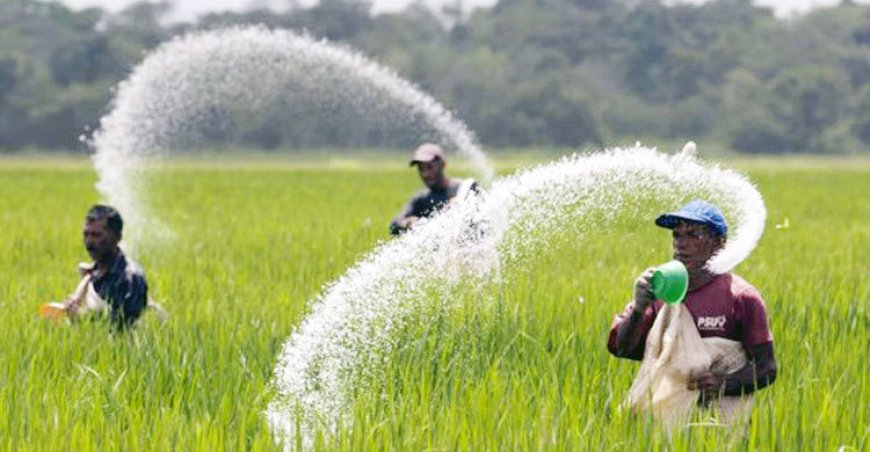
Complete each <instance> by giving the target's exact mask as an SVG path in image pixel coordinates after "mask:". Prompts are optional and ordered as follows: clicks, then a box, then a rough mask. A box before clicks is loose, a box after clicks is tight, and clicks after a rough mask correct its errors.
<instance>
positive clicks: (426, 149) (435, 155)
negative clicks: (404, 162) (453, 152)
mask: <svg viewBox="0 0 870 452" xmlns="http://www.w3.org/2000/svg"><path fill="white" fill-rule="evenodd" d="M435 159H440V160H444V150H442V149H441V146H438V145H437V144H432V143H425V144H421V145H420V147H418V148H417V150H416V151H414V153H413V154H411V165H416V164H417V163H420V162H431V161H433V160H435Z"/></svg>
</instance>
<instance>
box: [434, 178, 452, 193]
mask: <svg viewBox="0 0 870 452" xmlns="http://www.w3.org/2000/svg"><path fill="white" fill-rule="evenodd" d="M448 188H450V178H449V177H442V178H441V180H439V181H438V182H436V183H435V186H434V187H432V188H430V190H447V189H448Z"/></svg>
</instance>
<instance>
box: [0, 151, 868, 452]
mask: <svg viewBox="0 0 870 452" xmlns="http://www.w3.org/2000/svg"><path fill="white" fill-rule="evenodd" d="M731 164H737V165H739V166H740V167H742V168H744V169H746V170H748V172H749V174H750V176H751V178H752V179H753V180H754V181H755V182H756V183H757V184H758V186H759V189H760V191H761V193H762V194H763V195H764V197H765V200H766V204H767V208H768V213H769V220H768V225H767V229H766V232H765V235H764V237H763V238H762V240H761V242H760V244H759V246H758V248H757V249H756V251H755V252H754V253H753V255H752V256H751V257H750V258H749V259H748V260H747V261H746V262H744V263H743V264H741V265H740V266H739V267H738V269H737V272H738V273H739V274H741V275H742V276H744V277H745V278H747V279H748V280H749V281H751V282H753V283H754V284H755V285H756V286H757V287H758V288H759V289H760V291H761V293H762V295H763V296H764V298H765V301H766V303H767V306H768V309H769V312H770V320H771V324H772V328H773V333H774V336H775V340H776V351H777V356H778V360H779V366H780V373H779V378H778V379H777V381H776V383H775V384H774V385H773V386H772V387H770V388H768V389H765V390H763V391H762V392H761V393H760V394H759V395H758V397H757V399H756V410H755V415H754V417H753V424H752V426H751V429H750V430H749V432H748V434H747V436H746V438H745V439H741V438H735V437H732V436H728V435H726V434H725V433H724V432H723V431H720V430H719V429H716V428H705V427H695V428H692V429H691V430H689V431H688V432H687V433H681V434H678V435H677V436H676V437H675V438H674V439H673V440H668V439H667V437H666V436H665V435H663V434H662V433H661V432H658V431H656V430H655V429H654V428H653V427H652V426H650V425H649V424H648V423H646V422H644V421H643V420H639V421H637V420H632V419H631V418H630V417H629V416H628V415H627V414H626V413H625V412H623V411H621V410H619V404H620V402H621V401H622V400H623V398H624V397H625V396H626V394H627V390H628V386H629V384H630V381H631V379H632V378H633V376H634V373H635V372H636V370H637V365H636V364H635V363H633V362H629V361H624V360H617V359H615V358H613V357H611V356H610V355H608V353H607V351H606V348H605V341H606V334H607V331H608V328H609V324H610V321H611V319H612V316H613V315H614V314H615V313H616V312H618V311H620V310H621V309H622V307H623V305H624V303H625V301H626V299H627V297H628V296H629V292H630V285H631V282H632V281H633V279H634V277H635V276H636V275H637V274H639V273H640V272H641V271H642V270H643V269H644V268H645V267H646V266H648V265H651V264H654V263H657V262H660V261H662V260H664V259H667V258H668V256H669V253H670V251H669V243H670V240H669V236H668V235H667V234H665V233H664V232H662V231H661V230H659V229H658V228H655V227H654V226H652V224H651V223H650V224H647V225H638V224H622V223H617V224H616V225H615V226H614V227H613V229H609V230H607V231H596V232H595V233H593V234H591V235H589V236H587V237H584V238H582V240H580V239H578V238H576V237H569V238H567V239H566V240H560V241H559V246H558V247H553V248H548V249H543V250H541V252H540V253H539V254H537V255H534V256H530V258H529V259H528V261H526V262H522V263H518V267H517V268H513V269H509V271H508V273H509V274H511V275H513V280H511V281H510V282H509V283H508V284H504V285H502V286H499V287H496V288H494V290H496V291H495V292H491V293H489V295H490V296H489V297H486V299H487V301H486V302H485V303H483V302H481V297H480V296H479V294H478V293H477V292H476V291H474V290H470V289H469V290H467V291H466V290H459V291H457V293H455V294H453V296H454V297H455V298H454V299H451V300H449V301H450V305H452V306H457V308H455V309H452V310H445V311H438V310H435V311H433V315H431V316H428V317H425V319H424V321H420V322H418V323H414V324H412V325H410V326H409V327H408V328H407V329H406V331H404V332H403V333H402V335H401V337H400V343H402V344H405V345H404V346H402V347H400V348H399V349H397V350H395V351H394V352H393V354H392V356H391V357H390V358H391V359H390V361H389V362H390V365H389V366H388V367H387V368H385V369H384V370H383V376H384V378H383V379H382V380H380V381H379V382H376V383H377V386H376V387H377V390H376V391H372V392H368V393H361V394H358V396H357V402H356V405H355V411H354V423H353V425H348V426H344V427H343V428H341V429H340V432H339V435H338V436H337V437H328V436H324V435H320V436H318V440H317V441H318V442H317V445H318V449H321V448H322V449H331V450H372V449H380V450H383V449H393V450H421V449H427V450H428V449H449V450H454V449H469V448H473V449H507V450H523V449H525V450H529V449H533V450H541V449H552V450H577V449H594V450H601V449H631V450H636V449H648V448H664V447H672V448H674V449H676V450H721V449H722V448H723V446H724V445H726V444H730V445H732V446H735V447H737V448H738V449H759V448H760V449H768V450H770V449H783V450H801V449H804V450H833V449H838V448H840V447H841V446H845V447H846V449H844V450H866V449H867V447H868V446H870V442H868V441H870V436H868V435H870V412H868V407H870V376H868V375H870V374H868V373H867V368H868V367H870V355H868V351H867V343H868V337H870V336H868V326H870V314H868V306H870V290H868V283H867V274H868V272H870V261H868V257H867V254H866V250H867V249H868V246H870V227H868V224H870V205H868V203H866V202H864V201H863V199H864V198H865V196H864V194H866V193H868V192H870V177H868V176H870V166H868V164H867V162H866V161H861V160H856V161H849V162H830V161H824V160H805V161H795V160H788V161H784V160H769V161H761V160H757V161H749V162H743V163H740V162H736V163H735V162H732V163H731ZM505 165H508V166H512V165H513V164H512V163H511V164H502V168H501V169H502V172H506V171H509V170H510V168H507V167H505ZM154 177H155V178H156V179H155V180H156V183H153V184H152V185H151V190H150V193H151V194H150V195H149V196H150V198H149V199H150V200H151V201H152V202H153V203H154V205H156V206H161V209H160V212H161V216H162V218H163V219H165V220H166V222H167V223H168V224H169V225H170V226H171V227H172V229H173V230H174V231H175V234H176V237H175V239H174V240H172V241H167V242H165V243H163V244H160V243H157V244H152V245H151V246H149V247H147V248H145V249H142V250H140V253H139V255H138V257H139V260H140V262H141V263H142V264H143V266H144V267H145V269H146V272H147V274H148V277H149V281H150V284H151V289H152V291H153V296H154V297H155V298H156V299H157V300H159V301H160V302H162V303H163V305H164V306H165V307H166V308H167V309H168V310H169V312H170V320H169V321H168V323H166V324H161V323H160V322H158V321H157V320H156V318H154V317H153V316H150V315H149V316H146V318H144V321H143V323H142V325H140V327H139V328H138V329H136V330H135V331H132V332H130V333H129V334H125V335H120V336H113V335H112V334H110V331H109V329H108V328H107V327H106V326H105V325H103V324H102V323H99V322H84V323H80V324H78V325H75V326H60V327H53V326H51V325H49V324H46V323H42V322H40V321H39V320H38V319H37V318H36V315H35V309H36V306H38V305H39V304H40V303H42V302H45V301H49V300H56V299H60V298H62V297H64V296H65V295H66V294H67V293H69V291H71V290H72V288H73V287H74V285H75V283H76V281H77V273H76V266H75V263H76V262H77V261H79V260H83V259H86V258H87V256H86V253H85V252H84V250H83V247H82V245H81V239H80V236H79V234H80V232H79V231H80V228H81V223H82V217H83V215H84V212H85V210H86V209H87V207H89V205H90V204H92V203H93V202H95V201H97V195H96V193H95V192H94V190H93V188H92V187H93V183H94V174H93V172H92V169H91V168H90V167H89V165H88V163H87V162H86V161H83V160H75V159H73V160H69V161H56V160H55V161H51V162H49V161H41V160H30V159H23V160H22V159H11V160H10V159H6V160H2V161H0V229H2V230H3V238H2V240H0V269H3V271H2V272H0V311H2V313H3V314H2V316H0V331H3V332H4V345H3V347H2V353H0V407H2V409H0V449H8V450H22V449H28V450H57V449H62V450H63V449H75V450H81V449H85V450H91V449H100V450H116V449H124V450H130V449H134V450H135V449H151V450H154V449H158V450H159V449H204V450H214V449H253V450H263V449H269V450H271V449H277V446H276V445H275V444H274V443H273V442H272V434H271V432H270V431H269V429H268V427H267V425H266V423H265V421H264V418H263V415H262V413H263V410H264V409H265V407H266V405H267V403H268V402H269V400H271V398H272V396H273V393H272V390H271V389H270V386H269V382H270V380H271V378H272V372H273V370H274V365H275V361H276V357H277V355H278V353H279V350H280V346H281V344H282V343H283V342H284V340H285V339H286V338H287V337H288V335H289V334H290V332H291V331H292V330H293V328H294V326H295V325H297V324H298V322H299V321H300V319H301V316H302V315H303V313H304V312H305V310H306V301H307V300H310V299H312V298H313V297H314V296H316V295H317V294H318V293H319V292H320V291H321V287H322V286H323V285H324V284H326V283H328V282H329V281H331V280H333V279H335V278H336V277H338V276H340V275H341V274H343V273H344V272H345V269H346V268H348V267H349V266H350V265H352V264H353V263H354V262H356V261H357V260H358V259H359V258H360V257H361V256H362V255H363V254H364V253H366V252H368V251H370V250H371V249H373V247H374V246H375V245H376V243H377V242H378V241H380V240H387V239H388V236H387V232H386V231H387V228H386V224H387V222H388V220H389V218H390V217H391V216H392V215H393V214H394V213H395V212H396V210H397V209H398V208H399V206H400V205H401V204H402V202H403V201H404V200H405V197H406V196H407V195H408V194H409V193H410V192H411V191H413V190H416V189H417V188H418V185H419V181H418V179H417V177H416V175H415V174H414V173H413V172H412V171H410V170H408V169H407V168H406V167H404V166H403V165H401V162H398V163H395V162H392V163H391V162H386V161H376V160H354V159H334V160H311V161H306V162H302V161H289V160H272V161H268V160H266V161H263V162H259V163H257V162H254V163H251V162H245V163H242V162H235V161H229V162H226V161H223V162H221V161H218V162H215V161H209V162H205V161H203V162H196V161H193V160H191V161H182V162H174V163H170V164H169V165H168V166H167V167H165V168H163V169H161V170H159V171H157V172H156V173H155V174H154ZM786 219H788V223H789V226H788V227H787V228H777V227H776V225H777V224H784V223H785V220H786ZM575 239H577V240H575ZM435 301H437V300H433V302H435ZM433 306H438V303H434V304H433ZM292 446H294V445H292V444H291V447H292Z"/></svg>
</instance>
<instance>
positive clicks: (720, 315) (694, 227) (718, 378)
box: [607, 200, 776, 400]
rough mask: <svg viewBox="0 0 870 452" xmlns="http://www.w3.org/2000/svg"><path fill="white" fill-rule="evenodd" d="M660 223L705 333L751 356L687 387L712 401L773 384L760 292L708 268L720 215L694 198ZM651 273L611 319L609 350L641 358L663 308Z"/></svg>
mask: <svg viewBox="0 0 870 452" xmlns="http://www.w3.org/2000/svg"><path fill="white" fill-rule="evenodd" d="M656 225H658V226H661V227H663V228H668V229H671V230H672V231H673V245H674V259H676V260H678V261H680V262H682V263H683V264H685V266H686V269H687V270H688V271H689V290H688V294H687V295H686V298H685V299H684V300H683V303H684V304H685V306H686V308H688V310H689V312H690V313H691V314H692V320H693V321H694V323H695V326H696V327H697V328H698V332H699V333H700V335H701V337H702V338H704V337H714V336H716V337H722V338H725V339H731V340H735V341H739V342H741V343H742V344H743V348H744V349H745V350H746V354H747V359H748V363H747V364H746V366H744V367H743V368H742V369H740V370H738V371H736V372H734V373H731V374H728V375H715V374H713V373H712V372H709V371H706V372H703V373H701V374H699V375H695V376H694V381H691V382H690V383H689V387H688V389H699V390H701V395H702V399H703V400H711V399H713V398H715V397H716V396H718V395H720V394H724V395H741V394H749V393H751V392H753V391H755V390H757V389H761V388H763V387H765V386H767V385H769V384H771V383H773V381H774V379H775V378H776V358H775V357H774V354H773V335H772V334H771V332H770V327H769V326H768V322H767V312H766V310H765V306H764V301H763V300H762V299H761V295H759V294H758V291H757V290H756V289H755V288H754V287H753V286H752V285H751V284H749V283H748V282H746V281H745V280H744V279H743V278H741V277H739V276H737V275H735V274H733V273H724V274H715V273H712V272H710V271H709V270H708V269H707V268H706V263H707V261H708V260H709V259H710V258H711V257H713V255H715V254H716V253H717V252H718V251H719V250H720V249H721V248H722V247H723V246H724V244H725V240H726V237H727V234H728V225H727V223H726V222H725V218H724V217H723V216H722V213H721V212H720V211H719V209H718V208H717V207H716V206H714V205H712V204H710V203H707V202H705V201H701V200H695V201H692V202H690V203H688V204H686V205H685V206H683V208H681V209H680V210H679V211H677V212H671V213H668V214H664V215H661V216H659V217H658V218H657V219H656ZM652 275H653V269H651V268H650V269H647V270H646V271H644V272H643V274H641V275H640V277H639V278H638V279H637V281H636V282H635V286H634V300H632V301H631V302H630V303H629V304H628V306H626V308H625V310H624V311H623V312H622V314H618V315H617V316H616V318H615V319H614V320H613V325H612V327H611V329H610V336H609V338H608V341H607V349H608V350H610V353H612V354H613V355H615V356H617V357H620V358H628V359H634V360H641V359H643V354H644V346H645V344H646V338H647V334H648V333H649V331H650V328H652V325H653V322H654V321H655V318H656V315H657V314H658V313H659V311H660V310H661V307H662V302H661V301H658V300H655V297H654V296H653V294H652V292H651V282H650V280H651V278H652Z"/></svg>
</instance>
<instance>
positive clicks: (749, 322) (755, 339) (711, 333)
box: [607, 273, 773, 360]
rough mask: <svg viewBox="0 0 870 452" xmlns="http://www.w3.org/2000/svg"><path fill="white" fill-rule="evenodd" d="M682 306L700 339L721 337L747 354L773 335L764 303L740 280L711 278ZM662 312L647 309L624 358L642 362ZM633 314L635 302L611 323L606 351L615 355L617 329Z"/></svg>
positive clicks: (657, 304)
mask: <svg viewBox="0 0 870 452" xmlns="http://www.w3.org/2000/svg"><path fill="white" fill-rule="evenodd" d="M683 304H685V305H686V308H688V310H689V312H690V313H691V314H692V320H693V321H694V323H695V326H696V327H697V328H698V332H699V333H700V334H701V337H722V338H725V339H731V340H734V341H739V342H741V343H743V347H744V348H745V349H747V350H749V349H750V348H751V347H753V346H755V345H759V344H765V343H768V342H773V333H771V331H770V326H768V322H767V311H766V308H765V306H764V300H762V299H761V295H759V293H758V291H757V290H756V289H755V287H752V285H751V284H749V283H748V282H746V281H745V280H744V279H743V278H741V277H739V276H737V275H735V274H732V273H725V274H722V275H718V276H716V277H715V278H713V279H712V280H711V281H710V282H709V283H707V284H706V285H704V286H702V287H700V288H699V289H697V290H694V291H692V292H689V293H688V294H686V298H685V300H683ZM661 308H662V302H661V301H655V302H654V303H653V304H652V305H650V306H649V307H647V308H646V311H644V313H643V319H641V321H640V323H639V324H638V326H637V328H636V329H635V330H634V334H633V336H634V337H632V338H630V339H629V343H630V344H637V346H636V347H634V349H633V350H628V351H627V352H626V357H627V358H631V359H638V360H639V359H642V358H643V351H644V345H645V344H646V336H647V334H649V330H650V329H651V328H652V325H653V322H655V318H656V315H658V313H659V311H660V310H661ZM632 311H634V301H632V302H631V303H629V304H628V306H626V307H625V310H624V311H623V312H622V313H621V314H617V316H616V317H615V318H614V319H613V324H612V325H611V328H610V337H609V338H608V340H607V348H608V349H609V350H610V352H611V353H613V354H614V355H615V354H616V350H617V346H616V345H617V344H616V335H617V327H618V326H619V324H620V323H622V322H623V321H628V317H629V316H630V315H631V313H632Z"/></svg>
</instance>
